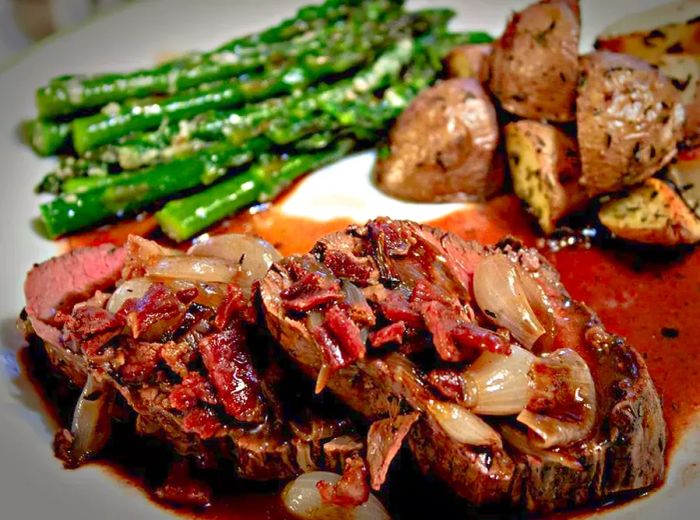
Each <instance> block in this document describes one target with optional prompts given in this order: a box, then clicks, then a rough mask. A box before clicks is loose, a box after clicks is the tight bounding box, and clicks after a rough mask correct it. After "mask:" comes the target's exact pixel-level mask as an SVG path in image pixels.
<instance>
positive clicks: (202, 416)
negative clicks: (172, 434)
mask: <svg viewBox="0 0 700 520" xmlns="http://www.w3.org/2000/svg"><path fill="white" fill-rule="evenodd" d="M182 428H183V429H184V430H185V431H186V432H189V433H195V434H197V435H199V436H200V437H201V438H202V439H211V438H212V437H213V436H214V435H216V433H217V432H218V431H219V429H220V428H221V422H220V421H219V419H218V417H217V416H216V414H215V413H214V411H213V410H211V409H210V408H195V409H194V410H192V411H191V412H188V413H186V414H185V416H184V417H183V420H182Z"/></svg>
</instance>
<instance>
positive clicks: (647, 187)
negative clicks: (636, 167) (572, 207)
mask: <svg viewBox="0 0 700 520" xmlns="http://www.w3.org/2000/svg"><path fill="white" fill-rule="evenodd" d="M598 217H599V218H600V221H601V223H602V224H603V225H604V226H605V227H607V228H608V229H609V230H610V231H612V232H613V233H615V235H617V236H618V237H620V238H624V239H627V240H632V241H634V242H641V243H644V244H656V245H663V246H675V245H679V244H693V243H695V242H697V241H699V240H700V220H698V218H697V217H696V216H695V214H694V213H693V212H692V211H691V210H690V208H688V206H687V205H686V204H685V202H684V201H683V199H682V198H681V197H680V196H679V195H678V193H676V191H675V190H674V189H673V188H672V187H671V185H669V184H668V183H666V182H664V181H662V180H660V179H656V178H650V179H646V180H645V181H644V183H643V184H642V185H641V186H639V187H637V188H634V189H633V190H632V191H630V192H629V194H628V195H627V196H625V197H623V198H620V199H613V200H611V201H609V202H606V203H605V204H603V206H602V207H601V209H600V213H599V214H598Z"/></svg>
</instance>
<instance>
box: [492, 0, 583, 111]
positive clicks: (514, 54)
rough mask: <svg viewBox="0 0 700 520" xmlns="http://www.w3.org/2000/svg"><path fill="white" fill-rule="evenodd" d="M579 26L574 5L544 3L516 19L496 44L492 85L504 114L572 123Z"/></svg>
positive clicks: (556, 1)
mask: <svg viewBox="0 0 700 520" xmlns="http://www.w3.org/2000/svg"><path fill="white" fill-rule="evenodd" d="M580 26H581V23H580V19H579V12H578V2H575V1H567V0H551V1H542V2H539V3H537V4H533V5H531V6H529V7H528V8H526V9H525V10H524V11H521V12H520V13H515V14H514V15H513V16H512V18H511V19H510V21H509V22H508V25H507V26H506V29H505V31H504V33H503V35H502V36H501V38H500V39H499V40H498V41H496V42H495V43H494V44H493V53H492V55H491V71H490V74H491V77H490V80H489V86H490V88H491V91H492V92H493V94H494V95H495V96H496V97H497V98H498V99H499V101H500V102H501V105H502V106H503V108H504V109H505V110H507V111H508V112H511V113H513V114H515V115H518V116H520V117H524V118H528V119H546V120H548V121H556V122H563V121H573V119H574V101H575V98H576V82H577V78H578V45H579V37H580V29H581V27H580Z"/></svg>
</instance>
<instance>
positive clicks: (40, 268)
mask: <svg viewBox="0 0 700 520" xmlns="http://www.w3.org/2000/svg"><path fill="white" fill-rule="evenodd" d="M123 266H124V249H123V248H117V247H114V246H112V245H108V244H105V245H102V246H99V247H88V248H81V249H75V250H73V251H71V252H70V253H67V254H65V255H61V256H57V257H55V258H52V259H51V260H49V261H47V262H43V263H41V264H38V265H35V266H34V268H33V269H32V270H31V271H29V274H28V275H27V279H26V280H25V282H24V297H25V301H26V306H25V309H26V311H27V315H28V318H29V321H30V323H31V325H32V327H33V329H34V332H35V333H36V334H37V335H38V336H39V337H41V338H42V339H43V340H44V341H46V342H48V343H50V344H53V345H59V344H60V343H61V336H60V333H59V330H58V328H57V327H56V325H57V322H56V315H57V313H61V312H63V311H70V310H71V309H72V307H73V305H74V304H76V303H78V302H80V301H84V300H87V299H88V298H90V297H91V296H93V295H94V294H95V293H96V292H97V291H101V290H104V289H107V288H110V287H113V286H114V284H115V283H116V281H117V280H118V279H119V277H120V276H121V270H122V267H123Z"/></svg>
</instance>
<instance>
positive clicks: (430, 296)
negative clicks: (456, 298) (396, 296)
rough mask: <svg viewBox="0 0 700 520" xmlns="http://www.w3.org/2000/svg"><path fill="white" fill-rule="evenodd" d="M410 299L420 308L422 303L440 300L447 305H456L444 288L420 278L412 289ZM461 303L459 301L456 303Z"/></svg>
mask: <svg viewBox="0 0 700 520" xmlns="http://www.w3.org/2000/svg"><path fill="white" fill-rule="evenodd" d="M408 301H409V302H410V303H411V304H413V306H414V307H417V308H420V306H421V304H423V303H429V302H432V301H438V302H441V303H444V304H446V305H454V304H455V303H453V302H452V301H451V299H450V298H449V296H447V295H446V294H445V293H444V291H443V290H442V289H440V288H439V287H437V286H435V285H433V284H431V283H430V282H428V281H427V280H424V279H420V280H418V281H417V282H416V285H415V286H414V287H413V291H411V297H410V298H409V299H408ZM456 304H457V305H459V303H458V302H457V303H456Z"/></svg>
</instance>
